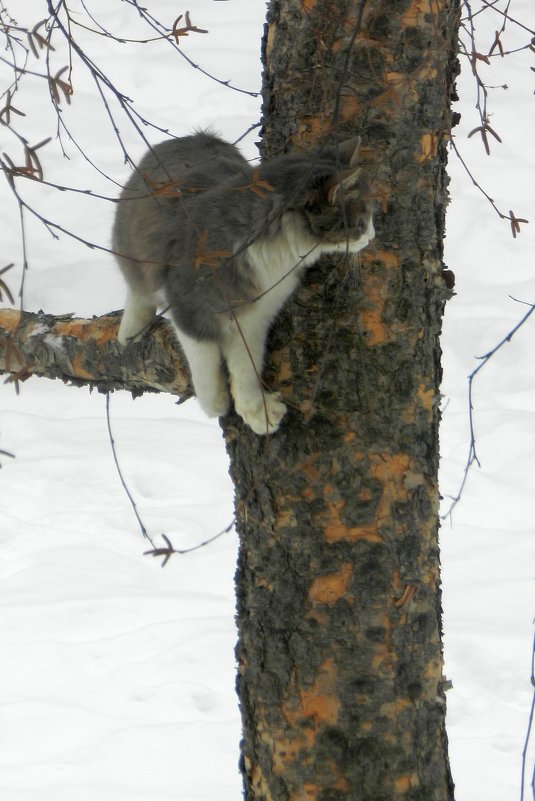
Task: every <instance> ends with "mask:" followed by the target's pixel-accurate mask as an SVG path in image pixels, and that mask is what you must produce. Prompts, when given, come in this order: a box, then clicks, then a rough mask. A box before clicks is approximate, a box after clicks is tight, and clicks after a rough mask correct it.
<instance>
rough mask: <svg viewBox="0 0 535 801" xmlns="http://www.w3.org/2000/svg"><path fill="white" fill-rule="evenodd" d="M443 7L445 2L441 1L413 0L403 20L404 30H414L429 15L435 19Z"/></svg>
mask: <svg viewBox="0 0 535 801" xmlns="http://www.w3.org/2000/svg"><path fill="white" fill-rule="evenodd" d="M442 5H443V2H440V0H412V2H411V3H410V5H409V7H408V8H407V9H406V10H405V12H404V14H403V16H402V18H401V24H402V26H403V27H404V28H413V27H415V26H417V25H418V24H419V23H420V22H421V21H422V17H423V16H425V15H427V14H430V15H431V16H432V17H433V18H435V17H436V16H437V14H438V13H439V11H440V8H441V6H442Z"/></svg>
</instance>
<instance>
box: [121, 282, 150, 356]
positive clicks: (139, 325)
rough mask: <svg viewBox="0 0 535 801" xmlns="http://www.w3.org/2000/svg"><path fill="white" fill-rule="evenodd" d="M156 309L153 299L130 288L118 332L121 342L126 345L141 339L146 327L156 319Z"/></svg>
mask: <svg viewBox="0 0 535 801" xmlns="http://www.w3.org/2000/svg"><path fill="white" fill-rule="evenodd" d="M156 311H157V306H156V304H155V303H154V302H153V301H152V299H147V297H146V296H141V295H139V294H137V293H136V292H134V290H133V289H129V290H128V293H127V295H126V301H125V305H124V312H123V316H122V318H121V324H120V326H119V333H118V334H117V339H118V340H119V342H120V344H121V345H123V346H126V345H128V343H129V342H137V341H138V340H140V339H141V338H142V336H143V334H144V333H145V329H146V328H147V326H149V325H150V323H151V322H152V320H153V319H154V316H155V314H156Z"/></svg>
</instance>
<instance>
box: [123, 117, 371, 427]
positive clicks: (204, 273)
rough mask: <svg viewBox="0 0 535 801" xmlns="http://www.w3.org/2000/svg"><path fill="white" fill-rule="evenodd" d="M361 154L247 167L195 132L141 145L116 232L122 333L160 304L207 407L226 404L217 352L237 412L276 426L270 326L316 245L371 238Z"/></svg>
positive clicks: (341, 151) (278, 411)
mask: <svg viewBox="0 0 535 801" xmlns="http://www.w3.org/2000/svg"><path fill="white" fill-rule="evenodd" d="M357 150H358V140H357V139H355V140H349V141H348V142H345V143H342V144H341V145H340V146H339V148H338V150H335V149H332V150H326V151H321V152H320V151H317V152H313V153H307V154H301V153H289V154H285V155H282V156H279V157H277V158H274V159H272V160H270V161H267V162H265V163H263V164H262V165H260V167H255V166H251V165H250V164H249V163H248V162H247V161H246V160H245V159H244V158H243V156H242V155H241V153H240V152H239V150H238V149H237V148H236V147H235V146H234V145H231V144H229V143H227V142H224V141H223V140H221V139H219V138H218V137H216V136H214V135H212V134H210V133H197V134H194V135H192V136H187V137H183V138H180V139H172V140H169V141H166V142H163V143H161V144H160V145H157V146H156V147H155V148H154V149H153V150H152V151H150V152H149V153H147V154H146V155H145V157H144V158H143V159H142V160H141V162H140V164H139V166H138V168H137V171H136V172H134V173H133V174H132V177H131V178H130V180H129V181H128V183H127V184H126V186H125V189H124V190H123V192H122V194H121V198H120V201H119V203H118V207H117V214H116V218H115V224H114V229H113V250H114V252H115V253H116V256H117V259H118V262H119V266H120V268H121V270H122V272H123V274H124V276H125V279H126V281H127V284H128V287H129V293H128V298H127V303H126V306H125V313H124V315H123V320H122V323H121V328H120V331H119V341H120V342H121V343H122V344H123V345H126V344H127V343H128V341H129V340H131V339H135V338H136V337H139V335H140V334H142V333H143V329H144V328H145V327H146V326H147V325H148V324H149V323H150V321H151V319H152V318H153V316H154V314H155V312H156V310H157V307H158V306H159V307H165V308H168V309H169V310H170V313H171V317H172V320H173V323H174V327H175V330H176V333H177V337H178V339H179V341H180V343H181V344H182V347H183V349H184V351H185V354H186V357H187V359H188V362H189V364H190V368H191V370H192V379H193V384H194V386H195V389H196V392H197V395H198V397H199V400H200V402H201V405H202V406H203V408H204V409H205V410H206V411H207V413H208V414H211V415H216V414H217V415H219V414H223V413H224V412H225V411H226V409H227V407H228V404H229V397H228V390H227V388H226V382H225V380H224V375H223V372H222V366H221V362H222V360H224V361H226V363H227V367H228V371H229V374H230V385H231V391H232V395H233V397H234V401H235V405H236V409H237V411H238V412H239V413H240V414H241V416H242V417H243V418H244V419H245V420H246V422H247V423H248V424H249V425H250V426H251V427H252V428H253V430H255V431H256V432H257V433H260V434H262V433H264V434H265V433H266V432H272V431H275V430H276V429H277V428H278V425H279V423H280V420H281V419H282V417H283V415H284V413H285V407H284V404H282V402H281V401H280V400H279V399H278V397H277V396H276V395H270V394H268V393H266V392H264V391H263V389H262V386H261V384H260V381H259V377H260V374H261V370H262V361H263V354H264V344H265V338H266V336H267V333H268V330H269V327H270V325H271V323H272V322H273V320H274V318H275V316H276V314H277V312H278V311H279V309H280V307H281V306H282V305H283V303H284V302H285V301H286V300H287V298H288V297H289V296H290V295H291V294H292V292H293V291H294V289H295V288H296V286H297V284H298V283H299V279H300V276H301V275H302V273H303V271H304V270H305V268H306V267H307V266H310V264H312V263H314V262H315V261H317V259H318V258H319V257H320V255H321V254H322V253H326V252H344V251H346V250H347V251H348V252H358V250H360V249H361V248H362V247H365V246H366V244H367V243H368V241H369V240H370V239H371V238H373V225H372V222H371V214H370V211H369V208H368V206H367V203H366V201H365V200H364V198H363V197H362V194H363V186H362V185H361V181H360V178H359V175H358V172H359V171H358V169H357V168H356V166H355V162H356V154H357ZM248 338H249V339H248ZM201 373H204V375H202V374H201ZM209 374H210V375H209Z"/></svg>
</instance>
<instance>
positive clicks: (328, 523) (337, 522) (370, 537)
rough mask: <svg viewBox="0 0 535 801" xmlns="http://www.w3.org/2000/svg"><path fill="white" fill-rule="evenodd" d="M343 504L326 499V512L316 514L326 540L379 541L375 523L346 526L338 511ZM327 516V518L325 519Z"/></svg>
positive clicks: (341, 508) (342, 502)
mask: <svg viewBox="0 0 535 801" xmlns="http://www.w3.org/2000/svg"><path fill="white" fill-rule="evenodd" d="M344 506H345V501H344V500H342V499H339V500H337V501H327V510H328V511H327V513H324V514H323V515H318V520H317V522H318V523H319V524H320V525H322V526H323V532H324V535H325V539H326V540H327V542H339V541H340V540H346V541H347V542H357V541H358V540H367V541H368V542H381V537H380V536H379V535H378V534H377V530H376V527H375V525H373V526H347V525H346V524H345V523H344V522H343V521H342V519H341V517H340V512H341V511H342V510H343V508H344ZM325 516H327V519H325Z"/></svg>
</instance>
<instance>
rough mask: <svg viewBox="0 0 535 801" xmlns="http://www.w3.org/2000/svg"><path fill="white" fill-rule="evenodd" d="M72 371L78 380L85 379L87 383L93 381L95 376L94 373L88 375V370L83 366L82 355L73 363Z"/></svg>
mask: <svg viewBox="0 0 535 801" xmlns="http://www.w3.org/2000/svg"><path fill="white" fill-rule="evenodd" d="M71 365H72V371H73V373H74V375H75V376H76V377H77V378H85V379H86V380H87V381H91V379H93V378H94V377H95V376H94V375H93V374H92V373H88V372H87V370H86V369H85V368H84V367H83V365H82V354H81V353H77V354H76V355H75V356H74V357H73V359H72V361H71Z"/></svg>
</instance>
